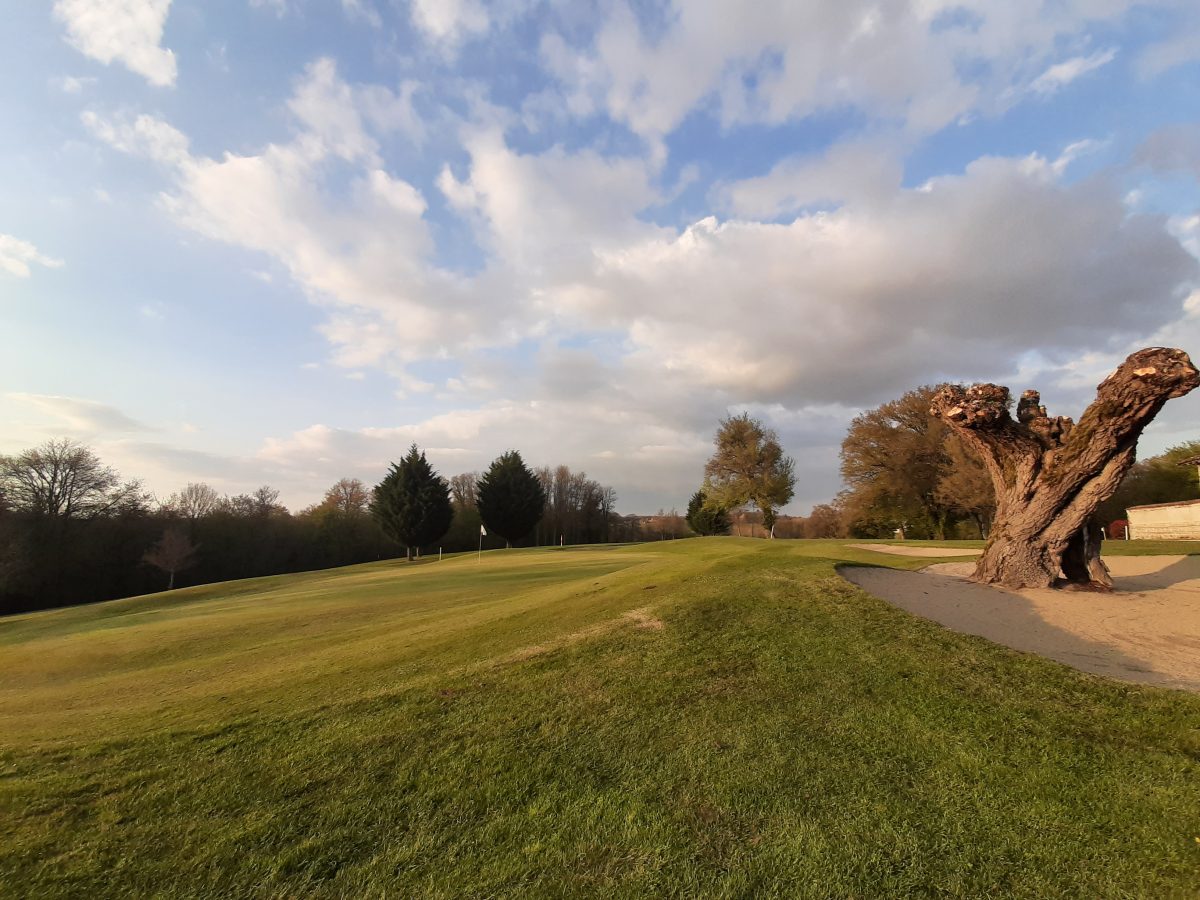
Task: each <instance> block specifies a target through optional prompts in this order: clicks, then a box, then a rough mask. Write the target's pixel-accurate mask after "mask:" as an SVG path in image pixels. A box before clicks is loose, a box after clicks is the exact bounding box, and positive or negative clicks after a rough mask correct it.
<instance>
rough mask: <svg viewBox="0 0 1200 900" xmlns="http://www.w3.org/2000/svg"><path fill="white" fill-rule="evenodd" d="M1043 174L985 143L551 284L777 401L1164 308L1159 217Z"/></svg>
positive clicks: (672, 362)
mask: <svg viewBox="0 0 1200 900" xmlns="http://www.w3.org/2000/svg"><path fill="white" fill-rule="evenodd" d="M1057 174H1058V173H1057V171H1056V168H1055V165H1054V163H1052V162H1048V161H1045V160H1041V159H1039V158H1037V157H1033V158H1027V159H1019V160H1013V159H988V158H984V159H981V160H978V161H976V162H975V163H973V164H972V165H971V166H969V167H968V169H967V170H966V172H965V173H964V174H962V175H956V176H946V177H942V178H937V179H934V180H933V181H932V182H930V184H929V185H928V189H926V190H920V189H916V190H910V189H898V190H896V191H895V192H894V193H893V194H892V196H891V197H890V198H888V199H887V201H886V202H881V201H878V200H876V201H874V202H872V203H871V204H870V205H866V204H855V203H849V204H847V205H845V206H843V207H842V208H840V209H839V210H837V211H835V212H825V213H817V214H812V215H805V216H801V217H799V218H796V219H795V220H794V221H792V222H790V223H786V224H778V225H775V224H762V223H755V222H744V221H736V220H735V221H729V222H724V223H720V222H718V221H717V220H716V219H707V220H704V221H701V222H699V223H697V224H696V225H694V226H693V227H692V228H690V229H688V230H687V231H686V232H684V233H683V234H682V235H679V236H677V237H671V238H669V239H656V240H651V241H646V242H643V243H641V244H639V245H636V246H630V247H627V248H625V249H623V250H621V251H620V252H616V253H607V254H604V255H603V259H602V263H601V265H600V266H599V268H598V270H597V272H596V274H595V277H594V278H593V279H592V281H591V282H590V284H589V285H588V287H589V290H588V291H587V292H586V293H584V292H582V291H578V292H574V293H573V292H570V291H563V292H562V296H564V297H566V298H571V299H574V298H578V302H577V303H576V304H575V311H576V312H577V313H578V314H579V315H581V316H585V317H587V318H588V319H589V320H590V321H592V322H593V323H594V324H595V325H597V326H599V325H602V324H606V325H609V326H616V325H617V324H618V323H623V324H624V325H625V327H627V328H628V329H629V334H630V340H631V342H632V345H633V346H634V347H635V348H637V349H636V351H635V352H636V353H638V354H644V355H646V356H647V357H649V358H653V359H655V360H658V361H659V362H660V363H661V365H662V366H663V367H665V368H666V369H667V370H668V371H675V372H679V373H683V374H685V375H686V376H687V377H688V378H690V379H691V380H692V381H693V383H695V384H697V385H704V386H707V387H709V388H710V389H720V390H723V391H726V392H728V394H729V395H730V396H731V397H734V398H737V399H740V400H742V401H750V400H759V401H764V400H773V399H778V400H781V401H782V402H785V403H788V404H802V403H805V402H809V403H811V402H831V401H840V402H847V403H851V404H853V403H861V402H863V401H864V400H869V399H874V398H876V397H878V394H879V391H881V390H883V391H887V390H890V389H891V386H894V385H897V384H900V385H903V384H914V383H919V382H920V381H921V380H929V379H932V378H936V377H939V376H940V377H962V373H968V374H967V377H971V376H972V375H974V376H979V375H981V374H985V373H988V372H996V371H998V370H999V371H1004V370H1006V369H1007V368H1008V367H1009V366H1010V365H1011V360H1013V359H1016V358H1017V357H1019V356H1020V354H1021V353H1023V352H1024V351H1025V350H1026V349H1028V348H1033V347H1037V348H1039V349H1042V350H1043V351H1044V352H1047V353H1051V354H1052V353H1054V352H1056V349H1057V351H1058V352H1064V353H1069V352H1073V351H1074V350H1075V349H1076V348H1080V347H1087V346H1093V347H1102V346H1104V345H1105V344H1107V343H1109V342H1110V341H1111V340H1113V339H1114V337H1115V336H1119V335H1135V334H1141V335H1146V334H1148V333H1149V332H1150V331H1152V330H1153V329H1155V328H1156V327H1158V326H1160V325H1162V324H1165V323H1166V322H1169V321H1172V320H1173V319H1176V318H1178V316H1179V315H1180V312H1181V310H1180V302H1181V300H1182V293H1181V292H1182V291H1183V290H1184V288H1185V287H1186V285H1187V284H1188V283H1189V282H1190V281H1193V280H1195V279H1196V278H1197V277H1198V276H1200V271H1198V268H1197V265H1196V261H1195V260H1194V259H1191V258H1190V257H1189V256H1188V255H1187V254H1186V253H1185V252H1184V251H1183V248H1181V247H1180V245H1179V243H1178V241H1177V240H1175V239H1174V238H1173V237H1172V236H1171V235H1170V234H1169V233H1167V231H1166V229H1165V227H1164V226H1165V222H1164V221H1163V220H1162V219H1159V218H1154V217H1145V216H1132V217H1131V216H1128V215H1127V212H1126V210H1125V207H1124V204H1123V202H1122V199H1121V196H1120V193H1119V191H1117V189H1116V188H1115V186H1110V187H1106V186H1104V185H1103V184H1098V183H1094V182H1092V183H1087V184H1075V185H1065V186H1064V185H1061V184H1059V183H1058V181H1057V180H1056V179H1057Z"/></svg>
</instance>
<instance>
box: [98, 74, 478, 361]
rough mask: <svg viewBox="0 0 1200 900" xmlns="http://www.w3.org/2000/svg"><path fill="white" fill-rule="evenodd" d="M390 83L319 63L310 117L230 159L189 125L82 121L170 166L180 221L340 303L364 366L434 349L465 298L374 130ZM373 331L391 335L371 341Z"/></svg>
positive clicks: (333, 331)
mask: <svg viewBox="0 0 1200 900" xmlns="http://www.w3.org/2000/svg"><path fill="white" fill-rule="evenodd" d="M385 92H386V89H384V88H380V87H374V88H371V89H370V90H364V91H358V90H356V89H354V88H353V87H351V86H350V85H348V84H346V83H345V82H344V81H342V80H341V78H340V77H339V76H338V75H337V72H336V69H335V67H334V66H333V64H332V63H331V62H329V61H327V60H320V61H318V62H317V63H315V64H314V65H312V66H310V67H309V68H308V70H307V71H306V72H305V74H304V77H303V78H301V79H300V81H299V83H298V84H297V87H296V92H295V94H294V95H293V97H292V99H291V101H290V102H289V108H290V110H291V111H292V113H293V114H294V115H295V117H296V119H297V122H298V124H299V125H300V126H301V127H300V131H299V134H298V135H297V136H296V138H295V139H294V140H292V141H290V142H286V143H279V144H270V145H268V146H267V147H265V148H264V149H263V150H262V151H260V152H259V153H257V154H252V155H239V154H234V153H227V154H225V155H224V157H223V158H221V159H212V158H209V157H204V156H199V155H195V154H193V153H191V152H190V150H189V147H188V141H187V138H186V137H185V136H184V135H183V134H181V133H180V132H179V131H178V130H177V129H175V128H173V127H172V126H171V125H169V124H167V123H166V122H163V121H162V120H160V119H157V118H154V117H151V116H146V115H141V116H138V117H136V118H134V119H132V120H129V119H122V118H120V117H117V118H107V117H105V116H102V115H100V114H98V113H96V112H94V111H88V112H86V113H84V117H83V121H84V124H85V125H86V126H87V127H88V128H89V130H91V131H92V132H93V133H94V134H95V135H96V136H97V137H99V138H100V139H101V140H103V141H105V142H106V143H108V144H110V145H111V146H113V147H115V148H117V149H119V150H122V151H124V152H127V153H133V154H138V155H141V156H145V157H147V158H149V159H151V160H154V161H155V162H158V163H160V164H162V165H163V166H164V167H165V168H166V169H167V171H168V173H169V177H170V178H171V181H172V184H173V187H172V189H171V190H170V191H168V192H167V193H165V194H164V196H163V199H162V203H163V206H164V207H165V208H166V209H167V210H168V211H169V212H170V213H171V214H172V215H173V216H174V217H175V218H176V219H177V220H178V221H179V222H180V223H181V224H183V225H184V226H186V227H188V228H190V229H192V230H194V231H196V232H199V233H200V234H203V235H205V236H207V237H209V238H212V239H213V240H217V241H223V242H226V243H230V244H235V245H238V246H241V247H246V248H248V249H251V250H256V251H260V252H262V253H265V254H268V255H269V256H271V257H272V258H273V259H275V260H276V261H277V262H279V263H280V264H282V265H283V266H284V267H285V268H286V269H287V271H288V272H289V273H290V274H291V276H292V277H293V279H294V280H295V281H296V282H297V283H298V284H300V285H301V286H302V287H304V288H305V290H306V291H308V293H309V294H310V296H311V297H312V298H313V299H314V300H315V301H316V302H319V303H322V304H327V305H331V306H332V307H335V308H337V307H340V308H342V309H341V310H340V311H339V312H336V313H335V315H334V316H333V319H332V322H331V326H330V329H329V334H330V335H331V337H332V338H333V339H334V340H335V342H343V343H344V344H345V347H346V350H347V359H346V362H347V364H350V365H361V364H365V363H374V362H379V361H380V360H381V359H382V358H383V357H384V356H385V355H386V354H385V349H386V351H388V352H390V353H393V354H394V355H396V356H397V357H399V358H402V359H411V358H415V357H419V356H421V355H426V354H431V353H433V352H436V350H437V348H438V346H439V345H440V343H441V342H442V341H443V340H444V339H445V338H446V337H447V335H448V334H449V333H452V331H453V329H455V328H456V327H457V326H458V325H459V324H461V322H462V321H463V316H464V310H463V307H464V306H465V304H464V303H463V302H460V301H459V300H458V299H456V296H455V295H456V294H457V293H459V292H460V285H459V279H457V278H456V277H455V276H453V275H450V274H448V273H445V272H442V271H441V270H439V269H437V268H436V267H434V266H433V265H432V264H430V263H429V257H430V255H431V251H432V244H431V241H430V237H429V233H428V229H427V226H426V223H425V221H424V214H425V211H426V202H425V199H424V197H423V196H422V194H421V192H420V191H419V190H417V189H416V188H415V187H414V186H413V185H412V184H410V183H409V182H406V181H404V180H403V179H400V178H397V177H395V176H393V175H391V174H389V173H388V172H387V171H386V170H385V169H383V168H381V162H380V159H379V155H378V143H377V141H376V138H375V137H374V131H375V130H378V129H380V128H386V127H390V126H389V125H388V122H389V121H391V120H389V119H387V117H386V116H384V115H382V114H381V113H380V109H381V108H386V107H387V106H388V104H387V102H386V98H384V97H382V96H381V95H382V94H383V93H385ZM390 96H391V97H392V98H393V99H395V100H397V102H399V99H400V98H399V97H397V95H390ZM338 161H343V162H346V163H351V164H354V166H355V171H356V174H355V175H354V176H353V177H352V179H351V181H350V184H349V188H348V195H347V196H345V197H340V196H335V195H331V193H330V192H329V191H327V190H326V186H327V182H328V181H330V180H333V179H336V178H339V177H341V176H342V175H343V174H344V173H343V172H342V171H341V170H338V169H337V168H336V167H335V166H334V163H336V162H338ZM439 310H445V315H441V314H439V312H438V311H439ZM364 316H366V317H368V318H367V319H364ZM370 328H375V329H377V330H379V331H380V332H381V334H382V335H383V337H384V339H383V340H376V341H371V340H362V339H361V338H363V337H364V331H365V330H366V329H370ZM372 346H375V347H378V348H379V353H378V354H372V353H370V352H369V350H370V348H371V347H372Z"/></svg>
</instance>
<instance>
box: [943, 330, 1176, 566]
mask: <svg viewBox="0 0 1200 900" xmlns="http://www.w3.org/2000/svg"><path fill="white" fill-rule="evenodd" d="M1197 386H1200V372H1197V370H1196V368H1195V367H1194V366H1193V365H1192V361H1191V360H1190V359H1189V358H1188V355H1187V354H1186V353H1184V352H1183V351H1182V350H1171V349H1168V348H1165V347H1151V348H1148V349H1145V350H1139V351H1138V352H1137V353H1134V354H1132V355H1131V356H1130V357H1129V358H1128V359H1126V360H1125V362H1123V363H1122V364H1121V365H1120V366H1118V367H1117V370H1116V371H1115V372H1113V373H1112V374H1111V375H1109V376H1108V377H1107V378H1106V379H1104V381H1102V382H1101V383H1100V385H1099V387H1097V388H1096V399H1095V401H1094V402H1093V403H1092V405H1091V406H1089V407H1088V408H1087V411H1086V412H1084V414H1083V416H1082V417H1081V418H1080V420H1079V424H1075V423H1074V422H1072V421H1071V419H1069V418H1066V417H1064V416H1056V417H1054V418H1051V417H1049V416H1047V415H1046V408H1045V407H1044V406H1042V405H1041V397H1040V396H1039V394H1038V392H1037V391H1026V392H1025V393H1024V394H1022V395H1021V400H1020V402H1019V403H1018V404H1017V418H1016V421H1014V420H1013V418H1012V416H1011V415H1010V414H1009V406H1010V405H1011V397H1010V396H1009V392H1008V388H1005V387H1000V386H999V385H995V384H977V385H974V386H973V387H969V388H964V387H962V386H960V385H951V386H949V387H946V388H944V389H942V390H941V391H939V392H938V393H937V395H935V396H934V398H933V405H932V408H931V409H930V413H931V414H932V415H934V416H936V417H937V418H939V419H941V420H942V421H943V422H945V423H946V424H947V425H949V426H950V427H951V428H953V429H954V430H955V431H956V432H957V433H958V434H959V435H960V436H961V437H962V438H963V440H964V441H965V442H966V443H967V444H968V445H969V446H970V447H972V448H973V449H974V450H975V452H976V453H978V454H979V457H980V459H982V460H983V462H984V464H985V465H986V466H987V470H988V473H989V474H990V475H991V478H992V483H993V485H994V486H995V488H996V518H995V522H994V523H993V525H992V531H991V534H990V535H989V537H988V541H987V544H986V545H985V547H984V549H983V555H982V556H980V558H979V563H978V565H977V566H976V567H975V575H974V578H975V579H976V580H977V581H982V582H985V583H988V584H1002V585H1005V586H1007V587H1014V588H1031V587H1051V586H1053V585H1054V584H1055V582H1056V580H1057V579H1058V578H1059V571H1060V569H1061V572H1062V577H1063V578H1065V580H1066V581H1067V582H1068V583H1072V584H1076V585H1087V586H1090V587H1092V588H1095V589H1100V590H1104V589H1109V588H1111V587H1112V577H1111V576H1110V575H1109V572H1108V567H1107V566H1105V565H1104V563H1103V562H1102V561H1101V559H1100V537H1101V534H1100V528H1099V526H1098V525H1096V524H1095V523H1093V522H1092V521H1091V517H1092V514H1093V513H1094V512H1095V511H1096V507H1097V506H1099V505H1100V504H1101V503H1102V502H1104V501H1105V500H1107V499H1108V498H1109V497H1111V496H1112V495H1113V493H1114V492H1115V491H1116V490H1117V487H1118V486H1119V485H1120V484H1121V479H1122V478H1123V477H1124V476H1125V473H1126V472H1127V471H1128V470H1129V467H1130V466H1131V465H1133V462H1134V457H1135V452H1136V450H1137V441H1138V438H1139V437H1140V436H1141V434H1142V430H1143V429H1144V428H1145V427H1146V426H1147V425H1148V424H1149V423H1150V421H1151V420H1152V419H1153V418H1154V417H1155V416H1156V415H1157V414H1158V411H1159V410H1160V409H1162V408H1163V405H1164V404H1165V403H1166V402H1167V401H1168V400H1169V399H1171V398H1173V397H1182V396H1183V395H1184V394H1186V393H1188V392H1189V391H1191V390H1192V389H1193V388H1195V387H1197Z"/></svg>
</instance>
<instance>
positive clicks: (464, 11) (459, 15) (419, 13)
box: [411, 0, 488, 48]
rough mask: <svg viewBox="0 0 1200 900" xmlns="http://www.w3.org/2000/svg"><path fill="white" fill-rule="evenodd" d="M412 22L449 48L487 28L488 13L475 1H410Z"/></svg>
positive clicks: (432, 38) (477, 0)
mask: <svg viewBox="0 0 1200 900" xmlns="http://www.w3.org/2000/svg"><path fill="white" fill-rule="evenodd" d="M411 2H412V21H413V24H414V25H416V26H417V28H419V29H420V30H421V31H422V32H424V34H425V35H426V36H427V37H429V38H430V39H431V40H433V41H435V42H437V43H440V44H442V45H443V46H446V47H450V48H453V47H455V46H457V44H458V43H459V42H461V41H462V40H464V39H466V38H467V37H469V36H471V35H477V34H482V33H483V32H485V31H487V28H488V12H487V9H486V8H485V7H484V5H483V4H482V3H480V2H479V0H411Z"/></svg>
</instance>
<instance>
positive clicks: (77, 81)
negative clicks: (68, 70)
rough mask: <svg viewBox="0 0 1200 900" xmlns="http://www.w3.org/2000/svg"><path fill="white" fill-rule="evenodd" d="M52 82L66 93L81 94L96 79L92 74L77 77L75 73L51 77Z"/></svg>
mask: <svg viewBox="0 0 1200 900" xmlns="http://www.w3.org/2000/svg"><path fill="white" fill-rule="evenodd" d="M51 83H52V84H53V85H54V86H55V87H57V88H58V89H59V90H60V91H62V92H63V93H64V94H81V93H83V91H84V89H85V88H90V87H91V86H92V85H94V84H95V83H96V79H95V78H93V77H91V76H86V77H82V78H77V77H75V76H74V75H62V76H60V77H58V78H53V79H51Z"/></svg>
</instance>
